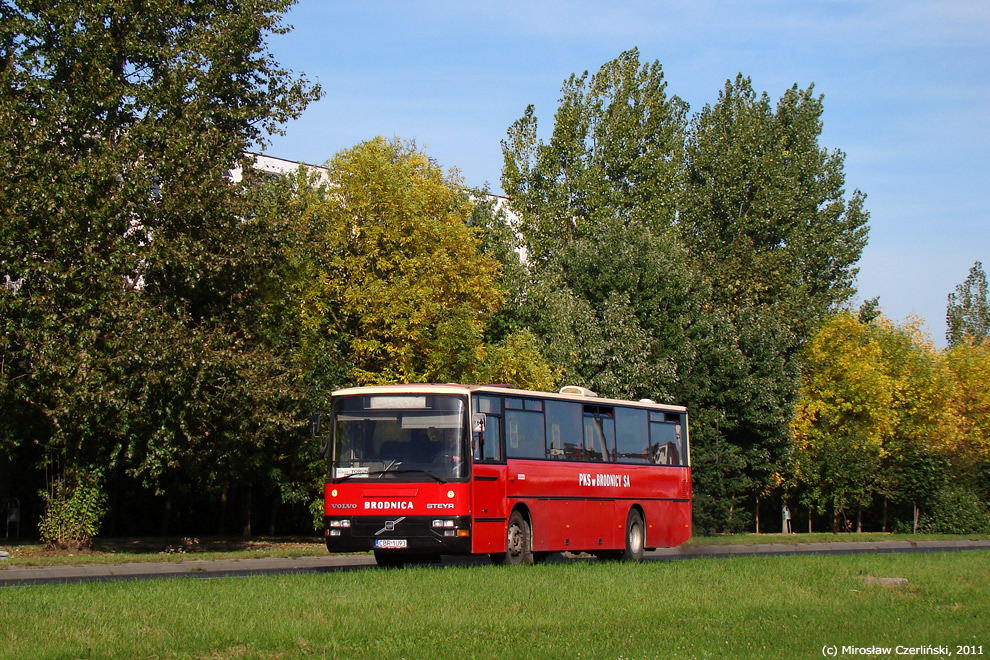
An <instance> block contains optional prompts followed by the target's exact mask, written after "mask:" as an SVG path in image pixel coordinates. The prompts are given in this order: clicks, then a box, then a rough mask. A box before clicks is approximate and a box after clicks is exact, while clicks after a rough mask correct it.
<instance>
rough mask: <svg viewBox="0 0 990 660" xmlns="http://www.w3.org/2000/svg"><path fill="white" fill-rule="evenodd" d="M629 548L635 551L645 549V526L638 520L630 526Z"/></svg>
mask: <svg viewBox="0 0 990 660" xmlns="http://www.w3.org/2000/svg"><path fill="white" fill-rule="evenodd" d="M629 549H630V550H632V551H633V552H634V553H639V551H640V550H642V549H643V527H642V525H640V524H639V521H638V520H637V521H635V522H633V524H632V525H630V526H629Z"/></svg>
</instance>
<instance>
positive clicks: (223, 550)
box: [0, 533, 990, 571]
mask: <svg viewBox="0 0 990 660" xmlns="http://www.w3.org/2000/svg"><path fill="white" fill-rule="evenodd" d="M960 539H990V536H987V535H983V536H980V535H968V536H952V535H938V534H881V533H867V534H786V535H785V534H738V535H733V536H707V537H705V536H696V537H694V538H692V539H690V540H689V541H688V542H687V545H696V546H708V545H764V544H788V545H798V544H804V543H830V542H844V543H851V542H877V541H940V540H960ZM0 549H3V550H7V551H8V552H9V553H10V557H9V558H8V559H6V560H4V561H0V571H2V570H3V569H4V568H10V567H14V566H17V567H31V566H71V565H83V564H121V563H125V562H161V561H167V562H181V561H188V560H190V559H198V560H207V561H209V560H215V559H250V558H256V557H287V558H292V557H312V556H320V555H325V554H326V546H325V545H324V544H323V543H322V541H320V540H318V539H314V538H291V539H285V538H272V539H265V538H259V539H254V540H250V541H245V540H241V539H221V538H213V539H209V538H204V539H97V541H96V543H95V545H94V547H93V549H92V550H87V551H85V552H52V551H49V550H46V549H45V548H44V547H43V546H41V545H39V544H37V543H33V544H32V543H20V544H16V545H12V546H11V545H7V546H4V545H0Z"/></svg>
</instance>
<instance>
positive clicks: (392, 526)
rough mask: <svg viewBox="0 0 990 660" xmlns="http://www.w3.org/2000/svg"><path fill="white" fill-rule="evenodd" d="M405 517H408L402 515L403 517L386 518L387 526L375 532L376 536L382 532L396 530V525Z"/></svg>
mask: <svg viewBox="0 0 990 660" xmlns="http://www.w3.org/2000/svg"><path fill="white" fill-rule="evenodd" d="M405 519H406V517H405V516H402V517H401V518H396V519H395V520H386V521H385V526H384V527H382V528H381V529H380V530H378V531H377V532H375V536H378V535H379V534H381V533H382V532H394V531H395V526H396V525H398V524H399V523H400V522H402V521H403V520H405Z"/></svg>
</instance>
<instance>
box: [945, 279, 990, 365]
mask: <svg viewBox="0 0 990 660" xmlns="http://www.w3.org/2000/svg"><path fill="white" fill-rule="evenodd" d="M945 323H946V326H947V329H946V331H945V339H946V341H947V342H948V343H949V347H950V348H952V347H955V346H958V345H959V344H961V343H963V342H967V343H969V344H978V343H980V342H982V341H983V340H984V339H986V338H988V337H990V291H988V290H987V276H986V273H984V272H983V264H981V263H980V262H979V261H977V262H976V263H975V264H973V267H972V268H970V269H969V276H968V277H967V278H966V281H965V282H963V283H962V284H960V285H958V286H957V287H956V292H955V293H950V294H949V305H948V307H947V308H946V312H945Z"/></svg>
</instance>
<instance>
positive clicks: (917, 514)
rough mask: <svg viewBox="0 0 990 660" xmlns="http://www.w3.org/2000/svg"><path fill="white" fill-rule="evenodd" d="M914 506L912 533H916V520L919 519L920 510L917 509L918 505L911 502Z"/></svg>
mask: <svg viewBox="0 0 990 660" xmlns="http://www.w3.org/2000/svg"><path fill="white" fill-rule="evenodd" d="M913 505H914V533H915V534H917V533H918V518H920V517H921V509H919V508H918V503H917V502H913Z"/></svg>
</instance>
